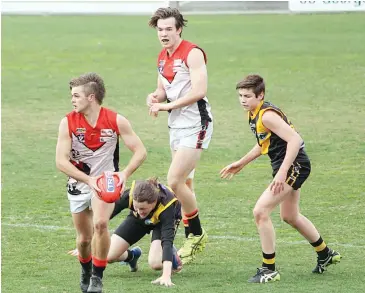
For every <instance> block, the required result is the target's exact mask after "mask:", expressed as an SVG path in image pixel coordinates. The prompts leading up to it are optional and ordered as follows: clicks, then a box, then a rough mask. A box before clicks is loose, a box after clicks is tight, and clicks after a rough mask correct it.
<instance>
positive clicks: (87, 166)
mask: <svg viewBox="0 0 365 293" xmlns="http://www.w3.org/2000/svg"><path fill="white" fill-rule="evenodd" d="M66 117H67V121H68V130H69V134H70V137H71V140H72V142H71V144H72V147H71V153H70V162H71V163H72V164H73V165H74V166H75V167H76V168H78V169H79V170H80V171H82V172H84V173H86V174H87V175H90V176H98V175H100V174H102V173H103V172H104V171H112V172H114V171H118V164H119V129H118V125H117V113H115V112H113V111H111V110H109V109H106V108H103V107H101V109H100V113H99V117H98V120H97V123H96V126H95V127H92V126H91V125H90V124H89V123H88V122H87V120H86V119H85V116H84V115H83V114H81V113H77V112H75V111H73V112H71V113H69V114H67V116H66ZM67 189H68V190H67V193H68V198H69V199H71V200H77V201H79V200H80V201H81V200H86V199H87V198H88V197H89V196H90V187H89V186H88V185H87V184H85V183H83V182H78V181H76V180H75V179H73V178H71V177H70V178H69V180H68V186H67Z"/></svg>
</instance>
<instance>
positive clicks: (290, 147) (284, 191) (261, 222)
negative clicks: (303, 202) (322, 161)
mask: <svg viewBox="0 0 365 293" xmlns="http://www.w3.org/2000/svg"><path fill="white" fill-rule="evenodd" d="M236 89H237V90H238V93H239V101H240V104H241V105H242V106H243V108H244V109H245V110H247V111H248V121H249V125H250V128H251V130H252V132H253V133H254V135H255V136H256V140H257V143H256V145H255V146H254V147H253V148H252V150H251V151H250V152H248V153H247V154H246V155H245V156H244V157H242V158H241V159H240V160H239V161H236V162H233V163H232V164H230V165H228V166H226V167H225V168H223V169H222V170H221V172H220V174H221V177H222V178H228V179H231V178H232V177H233V176H234V175H235V174H237V173H238V172H240V171H241V170H242V168H244V167H245V166H246V165H247V164H248V163H250V162H251V161H253V160H255V159H256V158H257V157H259V156H260V155H265V154H268V155H269V157H270V160H271V166H272V169H273V177H274V179H273V181H272V183H271V184H270V185H269V186H268V188H267V189H266V190H265V191H264V192H263V193H262V195H261V196H260V197H259V199H258V201H257V202H256V205H255V208H254V210H253V214H254V217H255V222H256V226H257V229H258V232H259V235H260V240H261V248H262V255H263V262H262V267H261V268H259V269H258V270H257V273H256V274H255V275H254V276H253V277H252V278H251V279H249V282H253V283H266V282H272V281H276V280H280V275H279V272H278V271H277V270H276V267H275V250H276V249H275V230H274V227H273V224H272V222H271V219H270V214H271V212H272V211H273V210H274V209H275V207H277V206H280V216H281V218H282V219H283V220H284V221H285V222H287V223H288V224H289V225H291V226H292V227H293V228H295V229H296V230H297V231H298V232H299V233H300V234H302V235H303V237H305V238H306V239H307V240H308V242H309V243H310V244H311V245H312V246H313V247H314V249H315V251H316V252H317V265H316V267H315V269H314V270H313V272H314V273H319V274H321V273H323V272H324V270H325V267H326V266H328V265H330V264H334V263H337V262H339V261H340V259H341V256H340V254H339V253H338V252H336V251H334V250H332V249H330V248H329V247H328V246H327V245H326V244H325V242H324V241H323V239H322V237H321V236H320V235H319V233H318V231H317V229H316V228H315V227H314V225H313V224H312V222H311V221H310V220H308V219H307V218H306V217H305V216H303V215H302V214H301V213H300V211H299V199H300V188H301V186H302V184H303V183H304V181H305V180H306V179H307V178H308V176H309V174H310V171H311V164H310V160H309V158H308V156H307V154H306V152H305V150H304V142H303V140H302V138H301V137H300V135H299V134H298V133H297V132H296V131H295V129H294V126H293V124H292V123H291V122H290V121H289V119H288V118H287V116H286V115H285V114H284V113H283V112H282V111H281V110H280V109H279V108H278V107H276V106H274V105H273V104H271V103H269V102H266V101H265V100H264V97H265V83H264V80H263V78H262V77H261V76H259V75H249V76H247V77H246V78H245V79H243V80H242V81H240V82H239V83H238V84H237V86H236Z"/></svg>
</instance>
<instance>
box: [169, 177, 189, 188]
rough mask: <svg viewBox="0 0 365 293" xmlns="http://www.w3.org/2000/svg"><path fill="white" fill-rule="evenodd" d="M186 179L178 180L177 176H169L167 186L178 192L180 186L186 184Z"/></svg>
mask: <svg viewBox="0 0 365 293" xmlns="http://www.w3.org/2000/svg"><path fill="white" fill-rule="evenodd" d="M184 183H185V182H184V179H183V180H181V178H178V177H177V176H168V177H167V184H168V186H170V187H171V188H172V190H176V189H177V188H178V187H179V185H180V184H184Z"/></svg>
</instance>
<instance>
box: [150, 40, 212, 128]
mask: <svg viewBox="0 0 365 293" xmlns="http://www.w3.org/2000/svg"><path fill="white" fill-rule="evenodd" d="M194 48H198V49H200V50H201V51H202V52H203V54H204V59H205V62H206V61H207V59H206V55H205V52H204V51H203V50H202V49H201V48H199V47H198V46H197V45H195V44H193V43H190V42H188V41H185V40H182V41H181V43H180V45H179V47H178V48H177V49H176V50H175V52H174V53H173V54H172V55H171V56H169V55H168V52H167V50H166V49H163V50H162V51H161V52H160V54H159V56H158V60H157V67H158V72H159V77H160V79H161V80H162V84H163V86H164V89H165V92H166V96H167V102H173V101H176V100H177V99H179V98H181V97H184V96H185V95H186V94H187V93H188V92H189V91H190V90H191V78H190V72H189V67H188V64H187V58H188V55H189V53H190V51H191V50H192V49H194ZM210 121H212V114H211V110H210V105H209V102H208V98H207V97H204V98H203V99H201V100H199V101H198V102H196V103H194V104H191V105H188V106H185V107H182V108H179V109H175V110H172V111H171V112H170V113H169V119H168V125H169V127H170V128H192V127H197V126H201V125H206V123H207V122H210Z"/></svg>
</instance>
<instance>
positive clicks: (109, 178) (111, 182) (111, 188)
mask: <svg viewBox="0 0 365 293" xmlns="http://www.w3.org/2000/svg"><path fill="white" fill-rule="evenodd" d="M118 182H119V177H118V176H117V175H115V174H113V173H112V172H104V173H103V175H102V176H101V177H99V178H98V180H97V181H96V184H97V185H98V187H99V188H100V190H101V191H100V192H98V196H99V198H100V199H101V200H103V201H105V202H107V203H112V202H115V201H117V200H118V199H119V197H120V192H121V190H122V187H123V184H122V185H121V186H117V184H118Z"/></svg>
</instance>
